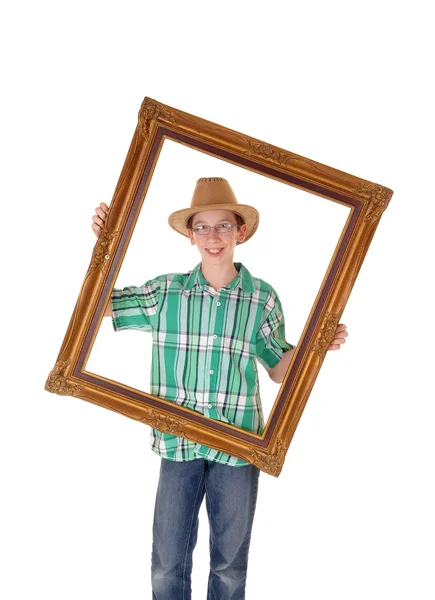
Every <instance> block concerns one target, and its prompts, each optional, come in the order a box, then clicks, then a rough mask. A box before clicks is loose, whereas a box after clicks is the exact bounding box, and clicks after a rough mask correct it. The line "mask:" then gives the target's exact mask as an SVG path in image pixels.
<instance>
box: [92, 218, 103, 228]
mask: <svg viewBox="0 0 435 600" xmlns="http://www.w3.org/2000/svg"><path fill="white" fill-rule="evenodd" d="M92 220H93V222H94V223H96V224H97V225H99V226H100V227H104V221H103V219H100V217H99V216H98V215H94V216H93V217H92Z"/></svg>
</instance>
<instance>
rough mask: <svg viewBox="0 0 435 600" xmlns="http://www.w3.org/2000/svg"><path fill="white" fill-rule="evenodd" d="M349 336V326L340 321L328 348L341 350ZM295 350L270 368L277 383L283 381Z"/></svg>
mask: <svg viewBox="0 0 435 600" xmlns="http://www.w3.org/2000/svg"><path fill="white" fill-rule="evenodd" d="M347 336H348V333H347V327H346V325H345V324H344V323H339V324H338V325H337V329H336V330H335V335H334V339H333V340H332V341H331V343H330V344H329V346H328V350H340V348H341V345H342V344H344V343H345V342H346V338H347ZM293 353H294V350H289V351H288V352H285V353H284V354H283V357H282V358H281V360H280V361H279V363H278V364H277V365H276V366H275V367H273V369H270V371H269V377H270V378H271V379H272V381H274V382H275V383H282V382H283V380H284V377H285V374H286V373H287V369H288V366H289V364H290V361H291V359H292V357H293Z"/></svg>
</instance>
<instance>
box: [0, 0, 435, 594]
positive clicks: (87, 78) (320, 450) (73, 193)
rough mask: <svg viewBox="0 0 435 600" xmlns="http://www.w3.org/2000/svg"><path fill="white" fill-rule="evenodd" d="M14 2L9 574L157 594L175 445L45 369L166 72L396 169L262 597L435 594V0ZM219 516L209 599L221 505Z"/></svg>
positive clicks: (43, 588) (253, 118)
mask: <svg viewBox="0 0 435 600" xmlns="http://www.w3.org/2000/svg"><path fill="white" fill-rule="evenodd" d="M11 6H12V8H11V9H8V10H7V11H5V13H4V14H3V18H2V35H1V38H0V40H1V41H0V44H1V51H2V57H3V65H2V90H3V91H2V97H1V102H2V110H1V117H0V118H1V121H2V122H1V131H2V134H1V152H2V155H1V165H2V174H3V177H2V188H3V194H2V208H1V210H2V235H1V236H0V243H1V256H2V258H3V260H2V281H3V290H4V293H3V294H2V297H1V309H2V316H3V331H2V338H1V339H2V349H3V353H2V354H3V359H2V387H1V405H2V419H1V432H0V434H1V437H0V440H1V456H2V461H1V483H2V493H1V504H2V507H1V513H0V514H1V519H2V521H1V531H0V539H1V542H0V543H1V552H2V579H1V583H0V594H1V597H2V598H6V599H7V600H9V599H11V600H16V599H23V598H44V600H51V599H56V600H57V599H59V598H62V599H66V600H69V599H72V598H81V599H82V600H88V599H89V600H90V599H92V600H99V599H104V600H109V599H112V598H113V599H118V600H119V599H121V598H122V599H125V598H128V599H129V600H135V599H139V598H147V597H150V596H151V591H150V584H149V563H150V553H151V524H152V513H153V503H154V494H155V488H156V483H157V479H158V469H159V460H158V458H157V457H156V456H155V455H154V454H153V453H152V452H151V450H149V448H148V430H147V428H146V427H144V426H143V425H141V424H139V423H136V422H135V421H132V420H129V419H126V418H124V417H122V416H120V415H118V414H115V413H112V412H110V411H107V410H104V409H101V408H99V407H96V406H93V405H91V404H88V403H86V402H83V401H81V400H79V399H76V398H71V397H60V396H56V395H53V394H49V393H48V392H45V391H44V389H43V388H44V384H45V380H46V378H47V375H48V373H49V372H50V371H51V369H52V368H53V366H54V363H55V360H56V357H57V354H58V351H59V349H60V345H61V343H62V340H63V337H64V334H65V331H66V327H67V325H68V322H69V318H70V316H71V313H72V310H73V307H74V304H75V300H76V298H77V295H78V292H79V290H80V286H81V283H82V280H83V277H84V275H85V273H86V270H87V267H88V264H89V260H90V256H91V252H92V248H93V245H94V242H95V238H94V236H93V234H92V231H91V229H90V223H91V215H92V213H93V210H94V208H95V206H96V205H97V204H98V203H99V202H102V201H105V202H107V203H109V202H110V199H111V197H112V194H113V191H114V189H115V186H116V182H117V179H118V176H119V173H120V170H121V167H122V164H123V162H124V158H125V155H126V153H127V149H128V146H129V143H130V140H131V137H132V134H133V131H134V128H135V125H136V120H137V112H138V109H139V107H140V104H141V102H142V99H143V97H144V96H150V97H152V98H155V99H156V100H158V101H161V102H163V103H165V104H168V105H170V106H174V107H176V108H179V109H181V110H185V111H186V112H190V113H192V114H195V115H198V116H201V117H203V118H206V119H208V120H210V121H213V122H215V123H219V124H222V125H224V126H226V127H230V128H232V129H235V130H237V131H240V132H243V133H247V134H249V135H251V136H253V137H256V138H258V139H262V140H265V141H267V142H269V143H271V144H274V145H276V146H279V147H282V148H285V149H288V150H290V151H292V152H295V153H297V154H300V155H302V156H306V157H309V158H312V159H314V160H317V161H319V162H322V163H325V164H327V165H331V166H334V167H336V168H339V169H341V170H343V171H346V172H348V173H352V174H354V175H357V176H359V177H362V178H365V179H368V180H370V181H374V182H378V183H381V184H382V185H385V186H387V187H390V188H392V189H393V190H394V192H395V193H394V196H393V199H392V201H391V204H390V207H389V208H388V209H387V211H386V213H385V214H384V216H383V217H382V220H381V222H380V225H379V227H378V230H377V233H376V235H375V238H374V240H373V242H372V244H371V247H370V249H369V253H368V255H367V257H366V260H365V262H364V265H363V267H362V269H361V272H360V275H359V277H358V280H357V282H356V285H355V287H354V290H353V292H352V295H351V298H350V300H349V302H348V305H347V307H346V310H345V313H344V315H343V321H344V322H345V323H346V324H347V325H348V328H349V331H350V336H349V338H348V342H347V343H346V345H345V347H344V348H343V349H342V350H340V352H338V353H332V352H331V353H329V354H328V356H327V357H326V360H325V363H324V366H323V369H322V371H321V373H320V376H319V378H318V380H317V382H316V385H315V388H314V390H313V393H312V394H311V397H310V400H309V402H308V405H307V408H306V410H305V412H304V414H303V417H302V420H301V422H300V424H299V427H298V430H297V432H296V434H295V437H294V439H293V442H292V445H291V447H290V450H289V452H288V453H287V458H286V462H285V465H284V468H283V471H282V474H281V475H280V477H279V478H277V479H276V478H273V477H271V476H269V475H266V474H264V475H262V477H261V485H260V493H259V500H258V507H257V515H256V520H255V525H254V531H253V537H252V546H251V553H250V567H249V576H248V586H247V595H246V597H247V599H248V600H257V599H263V598H269V597H278V598H285V599H287V598H289V599H291V600H318V599H322V600H323V599H328V600H329V599H334V600H341V599H343V600H344V599H345V600H348V599H349V598H352V599H364V600H365V599H366V598H370V599H372V600H381V599H382V600H384V599H385V598H394V599H400V600H402V599H410V598H412V599H414V598H418V599H419V600H432V599H433V598H434V597H435V582H434V578H433V563H434V558H435V557H434V541H433V540H434V539H435V523H434V514H433V512H434V511H433V506H434V504H435V494H434V491H433V462H434V456H435V442H434V436H433V427H434V416H435V411H434V407H433V402H434V389H433V380H432V372H431V371H432V363H433V339H434V333H435V332H434V327H433V317H432V314H433V311H432V310H431V309H432V306H433V300H434V299H433V293H432V287H433V285H432V281H431V280H432V273H433V262H434V250H433V242H432V240H433V235H432V229H433V220H432V219H433V212H434V211H433V202H434V198H433V184H432V179H433V177H432V170H433V138H434V134H435V127H434V117H433V106H434V105H435V97H434V92H433V84H432V80H433V56H434V51H435V48H434V43H433V32H432V28H431V18H430V15H429V3H428V2H423V1H421V0H417V1H416V2H413V3H412V4H410V5H406V4H404V3H393V2H389V1H382V0H378V1H377V2H371V1H367V2H364V3H360V4H359V5H358V7H357V6H355V5H354V4H353V3H349V2H339V1H337V0H331V2H328V3H324V2H312V1H307V2H305V3H292V2H274V1H269V2H267V3H264V2H261V3H260V2H252V1H251V2H243V1H241V2H238V3H230V2H226V1H222V0H221V1H220V2H219V3H218V2H210V3H199V2H198V3H195V2H187V1H186V2H182V3H176V2H166V3H163V2H161V3H157V2H153V3H151V2H133V1H128V0H125V1H124V2H123V3H122V4H121V3H118V2H116V3H115V2H104V3H103V2H99V1H93V0H88V1H87V2H82V1H78V0H76V1H75V2H61V3H60V2H58V3H55V2H48V1H43V0H42V1H41V2H38V3H31V2H17V3H14V4H13V5H11ZM201 175H205V176H214V175H215V173H200V174H199V175H198V176H201ZM239 199H240V198H239ZM247 203H249V202H247ZM184 205H185V204H180V206H179V207H180V208H182V207H183V206H184ZM176 208H178V206H176ZM281 224H282V225H283V227H282V228H280V229H278V230H274V229H273V223H272V220H269V221H267V220H266V222H265V223H263V222H262V226H263V232H262V235H264V236H265V239H266V238H267V235H268V234H269V235H270V236H271V240H272V239H273V241H275V239H279V240H280V242H281V243H282V240H285V241H286V242H287V244H288V245H289V248H288V252H287V255H286V257H285V260H286V261H288V262H291V261H292V252H291V248H290V242H291V240H290V237H289V234H288V231H287V229H286V226H285V223H282V220H281ZM258 235H260V231H259V232H258ZM174 236H175V237H177V242H175V241H174V244H175V243H177V244H179V243H181V242H182V241H183V238H181V236H177V234H175V233H174ZM178 238H179V239H178ZM250 243H251V242H248V244H247V245H246V248H243V257H242V258H243V262H244V263H245V264H246V265H247V266H248V267H249V268H250V270H251V271H252V272H253V273H254V274H256V275H257V274H258V275H259V276H263V278H265V279H269V280H270V282H271V283H272V284H273V285H274V286H275V287H276V288H279V291H280V292H281V289H280V284H279V282H276V281H275V280H272V278H271V277H266V276H265V275H264V274H263V273H257V272H256V269H255V264H256V260H257V257H256V255H255V252H254V251H252V254H250V252H251V250H250V247H249V244H250ZM253 243H254V238H253V240H252V244H253ZM252 247H253V246H252ZM189 250H190V251H191V254H190V258H191V259H192V260H191V261H190V258H189V264H187V265H185V267H183V268H187V269H189V268H191V267H192V266H194V264H196V262H197V261H196V258H197V256H196V255H195V249H193V248H190V249H189ZM264 250H265V251H269V253H270V259H271V261H272V260H276V259H277V257H276V250H275V247H274V245H273V244H272V243H271V244H270V247H269V248H267V244H265V247H264ZM162 251H163V252H165V255H166V253H168V256H169V258H170V255H169V253H170V252H171V251H172V247H165V248H163V250H162ZM240 251H242V248H240ZM281 252H282V250H279V252H278V259H279V260H281V259H282V257H281ZM293 256H294V257H297V253H295V254H294V255H293ZM236 258H237V257H236ZM154 275H156V273H154V272H151V273H148V271H147V272H144V277H145V278H148V277H149V276H150V277H152V276H154ZM122 283H125V284H132V283H135V284H140V283H143V281H131V280H128V281H124V282H122ZM287 290H288V288H287V287H285V290H284V291H283V295H286V294H288V293H289V292H288V291H287ZM281 295H282V294H281ZM286 319H287V321H288V324H289V327H291V325H290V317H289V315H287V314H286ZM119 335H121V334H119ZM288 337H289V338H290V337H291V336H288ZM200 529H201V531H200V539H199V541H198V546H197V549H196V551H195V555H194V574H193V591H194V598H197V599H198V600H199V599H200V598H205V587H206V580H207V576H208V539H207V536H208V531H207V522H206V515H205V513H204V512H202V513H201V527H200Z"/></svg>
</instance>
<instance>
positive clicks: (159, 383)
mask: <svg viewBox="0 0 435 600" xmlns="http://www.w3.org/2000/svg"><path fill="white" fill-rule="evenodd" d="M107 212H108V207H107V206H106V205H105V204H100V206H99V207H98V208H97V209H96V215H95V216H94V217H93V221H94V223H93V225H92V228H93V230H94V232H95V234H96V235H97V236H98V235H99V234H100V233H101V230H102V227H103V226H104V222H105V219H106V216H107ZM168 221H169V224H170V226H171V227H172V228H173V229H175V231H177V232H178V233H181V234H183V235H185V236H188V237H189V239H190V242H191V244H192V245H196V246H197V247H198V250H199V252H200V254H201V263H200V264H199V265H197V266H196V267H195V269H193V270H192V271H191V272H189V273H186V274H169V275H163V276H160V277H157V278H155V279H153V280H150V281H148V282H147V283H146V284H145V285H143V286H141V287H139V288H136V287H129V288H124V289H123V290H114V291H113V294H112V304H111V306H109V307H108V309H107V311H106V315H107V316H112V318H113V325H114V328H115V329H116V330H118V329H127V328H135V329H141V330H143V331H152V332H153V355H152V372H151V393H152V394H153V395H155V396H159V397H162V398H165V399H169V400H172V401H174V402H176V403H177V404H181V405H183V406H185V407H187V408H190V409H193V410H197V411H199V412H201V413H203V414H204V415H206V416H208V417H210V418H212V419H218V420H221V421H224V422H227V423H231V424H233V425H236V426H238V427H242V428H244V429H248V430H249V431H254V432H255V433H261V432H262V429H263V427H264V423H263V415H262V409H261V401H260V394H259V389H258V377H257V369H256V359H257V360H258V361H259V362H261V363H262V364H263V366H264V367H265V368H266V369H267V370H268V372H269V376H270V377H271V379H272V380H273V381H275V382H276V383H281V382H282V380H283V378H284V376H285V373H286V371H287V367H288V365H289V363H290V360H291V357H292V354H293V351H294V346H292V345H291V344H288V343H287V342H286V340H285V329H284V317H283V314H282V309H281V304H280V301H279V298H278V296H277V294H276V292H275V290H274V289H273V288H272V287H271V286H270V285H269V284H267V283H266V282H264V281H262V280H261V279H257V278H254V277H252V275H251V274H250V273H249V271H248V270H247V269H246V268H245V267H244V266H243V265H241V264H240V263H234V262H233V254H234V249H235V246H236V245H237V244H242V243H243V242H245V241H247V240H248V239H249V238H250V237H251V236H252V235H253V234H254V233H255V231H256V229H257V226H258V221H259V215H258V212H257V211H256V209H255V208H253V207H251V206H247V205H242V204H239V203H238V201H237V199H236V197H235V195H234V193H233V191H232V189H231V187H230V185H229V183H228V182H227V181H226V180H225V179H222V178H220V177H204V178H201V179H199V180H198V182H197V184H196V188H195V191H194V194H193V198H192V202H191V206H190V208H187V209H182V210H179V211H176V212H175V213H173V214H172V215H170V217H169V219H168ZM346 336H347V332H346V327H345V325H342V324H340V325H338V327H337V331H336V336H335V339H334V340H333V342H332V344H331V346H330V349H339V348H340V345H341V344H342V343H344V342H345V337H346ZM151 442H152V449H153V450H154V451H155V452H156V453H157V454H159V455H160V456H161V457H162V462H161V469H160V479H159V485H158V490H157V498H156V505H155V514H154V525H153V553H152V587H153V599H154V600H190V598H191V585H190V583H191V570H192V553H193V549H194V547H195V544H196V539H197V532H198V513H199V509H200V505H201V502H202V500H203V498H204V495H205V496H206V505H207V512H208V517H209V523H210V576H209V583H208V595H207V599H208V600H243V599H244V597H245V584H246V572H247V561H248V550H249V542H250V536H251V528H252V522H253V518H254V512H255V505H256V498H257V489H258V477H259V470H258V469H257V467H255V466H254V465H251V464H248V463H246V462H245V461H243V460H241V459H238V458H236V457H232V456H229V455H227V454H225V453H223V452H218V451H217V450H214V449H212V448H207V447H205V446H202V445H201V444H196V443H194V442H191V441H189V440H185V439H183V438H178V437H176V436H174V435H169V434H163V433H161V432H158V431H156V430H152V432H151Z"/></svg>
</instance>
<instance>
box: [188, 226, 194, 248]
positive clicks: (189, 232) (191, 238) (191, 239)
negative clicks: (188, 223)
mask: <svg viewBox="0 0 435 600" xmlns="http://www.w3.org/2000/svg"><path fill="white" fill-rule="evenodd" d="M187 233H188V235H189V238H190V243H191V244H192V246H194V245H195V244H196V242H195V239H194V237H193V233H192V230H191V229H188V230H187Z"/></svg>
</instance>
